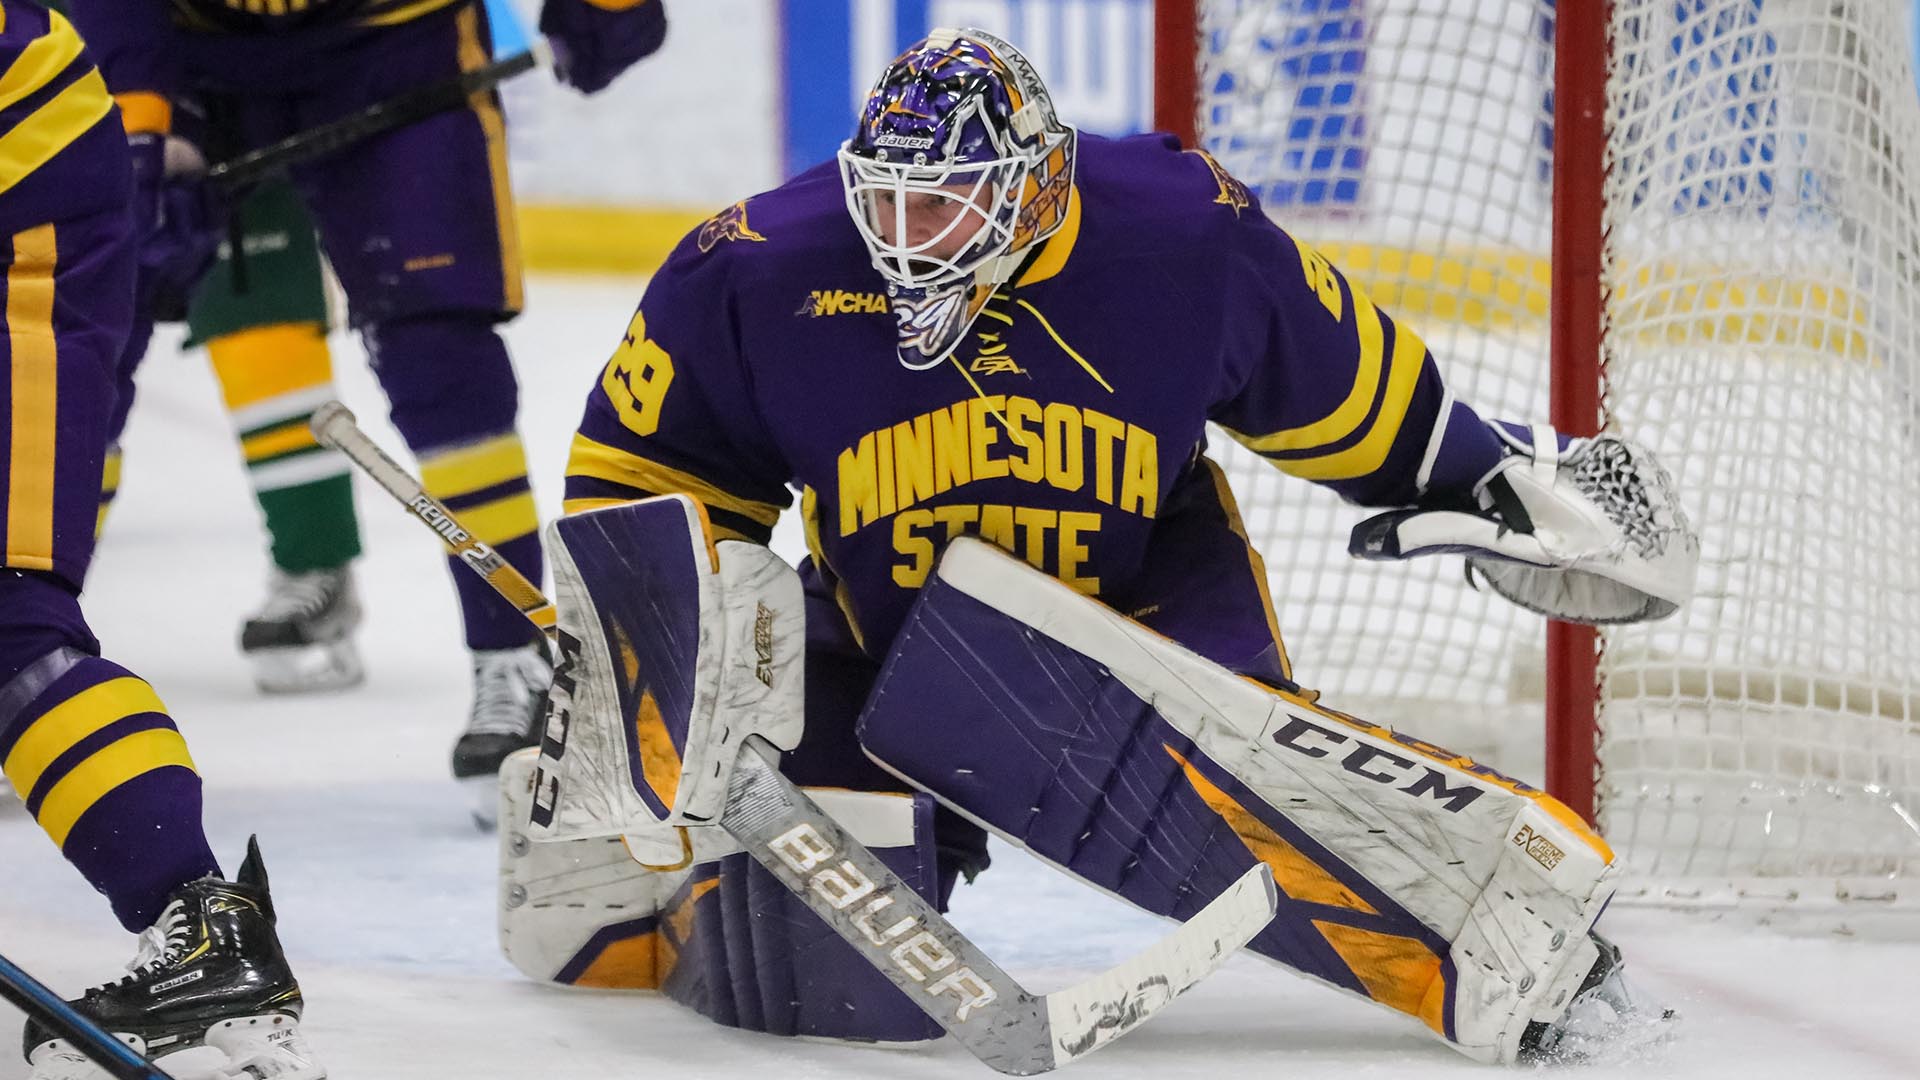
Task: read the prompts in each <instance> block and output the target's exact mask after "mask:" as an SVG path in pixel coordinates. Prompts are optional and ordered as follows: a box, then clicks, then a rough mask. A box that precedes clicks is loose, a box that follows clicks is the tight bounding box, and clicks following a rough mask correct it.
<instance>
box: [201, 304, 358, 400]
mask: <svg viewBox="0 0 1920 1080" xmlns="http://www.w3.org/2000/svg"><path fill="white" fill-rule="evenodd" d="M207 358H208V359H209V360H211V361H212V362H213V373H214V375H215V376H216V377H218V378H219V380H220V396H221V397H222V398H224V399H225V400H226V403H227V409H228V411H232V410H235V409H242V408H245V407H247V406H249V405H256V404H259V403H260V402H262V401H270V400H272V399H274V398H277V397H284V396H286V395H288V394H293V393H298V392H299V391H301V390H307V389H311V388H312V387H315V386H324V385H327V384H329V383H331V382H333V356H332V354H331V353H330V352H328V350H327V335H326V330H325V329H324V328H323V327H321V326H320V324H319V323H310V322H295V323H276V324H274V325H272V326H256V327H253V328H251V329H248V330H239V331H235V332H234V333H231V334H222V335H221V336H219V337H217V338H214V339H213V340H212V341H209V342H207Z"/></svg>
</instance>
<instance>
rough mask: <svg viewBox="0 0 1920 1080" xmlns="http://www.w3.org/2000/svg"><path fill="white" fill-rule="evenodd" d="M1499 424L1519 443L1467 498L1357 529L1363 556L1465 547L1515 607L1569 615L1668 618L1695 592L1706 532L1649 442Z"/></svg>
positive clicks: (1475, 567)
mask: <svg viewBox="0 0 1920 1080" xmlns="http://www.w3.org/2000/svg"><path fill="white" fill-rule="evenodd" d="M1491 427H1492V428H1493V430H1494V433H1495V434H1496V435H1498V436H1499V437H1500V439H1501V441H1502V442H1504V443H1505V444H1506V445H1507V447H1508V450H1509V451H1510V452H1509V454H1508V456H1507V457H1506V458H1504V459H1503V460H1502V461H1501V462H1500V464H1499V466H1497V467H1496V468H1495V469H1494V470H1493V471H1492V472H1490V473H1488V474H1487V475H1486V476H1485V477H1484V478H1482V479H1481V480H1480V482H1479V483H1477V484H1475V485H1474V487H1473V489H1472V492H1471V495H1470V498H1468V499H1464V500H1463V499H1447V500H1443V499H1434V500H1432V501H1431V502H1430V503H1429V504H1427V505H1422V506H1417V507H1413V508H1411V509H1406V510H1394V511H1390V512H1388V513H1385V514H1378V515H1375V516H1374V517H1370V518H1368V519H1367V520H1365V521H1362V522H1361V523H1360V524H1358V525H1356V526H1354V529H1353V535H1352V538H1351V540H1350V541H1349V543H1348V545H1347V550H1348V551H1349V552H1350V553H1351V554H1352V555H1353V556H1354V557H1356V558H1361V559H1380V560H1387V559H1409V558H1413V557H1414V556H1417V555H1436V554H1441V553H1444V552H1458V553H1461V554H1463V555H1465V556H1466V557H1467V566H1468V568H1469V573H1472V572H1476V571H1477V572H1478V573H1479V575H1480V576H1481V577H1482V578H1484V579H1486V582H1487V584H1488V585H1490V586H1492V587H1493V590H1494V591H1495V592H1497V593H1499V594H1500V595H1501V596H1503V597H1506V598H1507V599H1508V600H1510V601H1512V602H1513V603H1515V604H1518V605H1520V606H1521V607H1524V608H1526V609H1528V610H1529V611H1535V612H1538V613H1540V614H1542V615H1546V616H1549V617H1551V618H1556V619H1565V620H1567V621H1569V622H1579V623H1590V624H1595V625H1605V624H1610V623H1629V622H1641V621H1645V620H1649V619H1663V618H1665V617H1667V616H1668V615H1671V614H1673V613H1674V612H1675V611H1676V610H1678V609H1679V607H1680V605H1681V604H1683V603H1685V602H1686V600H1687V598H1688V597H1689V596H1691V595H1692V593H1693V578H1694V571H1695V568H1696V567H1697V566H1698V564H1699V561H1700V541H1699V538H1698V537H1696V536H1695V535H1694V533H1693V531H1692V529H1691V528H1689V527H1688V524H1687V517H1686V514H1685V513H1684V512H1683V511H1682V510H1681V509H1680V500H1679V497H1678V496H1677V495H1676V494H1675V493H1674V490H1673V480H1672V478H1671V477H1669V476H1668V475H1667V471H1666V469H1664V468H1662V467H1661V465H1660V463H1659V462H1658V461H1656V460H1654V457H1653V454H1652V453H1651V452H1649V451H1648V450H1647V449H1646V448H1645V447H1642V446H1639V445H1637V444H1635V443H1632V442H1629V441H1627V440H1625V439H1622V438H1619V437H1618V436H1614V435H1600V436H1596V437H1594V438H1591V439H1569V440H1567V441H1566V445H1565V446H1562V445H1561V440H1560V437H1559V436H1558V435H1557V434H1556V433H1555V432H1554V430H1553V429H1552V428H1549V427H1545V426H1539V427H1534V428H1521V427H1518V426H1517V425H1506V424H1498V423H1496V424H1493V425H1491Z"/></svg>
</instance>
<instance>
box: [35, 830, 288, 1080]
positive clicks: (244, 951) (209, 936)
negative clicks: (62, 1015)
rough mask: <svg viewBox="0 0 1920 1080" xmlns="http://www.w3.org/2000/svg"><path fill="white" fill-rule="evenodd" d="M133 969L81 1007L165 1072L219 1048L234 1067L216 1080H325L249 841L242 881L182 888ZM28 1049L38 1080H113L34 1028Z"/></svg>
mask: <svg viewBox="0 0 1920 1080" xmlns="http://www.w3.org/2000/svg"><path fill="white" fill-rule="evenodd" d="M128 967H129V969H130V970H131V971H132V972H133V974H131V975H128V976H127V977H125V978H123V979H121V980H120V981H118V982H113V983H108V984H106V985H105V986H99V987H95V988H94V989H91V990H88V991H87V992H86V993H85V994H83V995H82V996H81V997H80V999H79V1000H77V1001H75V1002H73V1003H72V1004H73V1006H74V1008H76V1009H78V1010H79V1011H80V1012H82V1013H85V1014H86V1015H87V1016H89V1017H92V1018H93V1019H94V1020H95V1021H96V1022H97V1023H99V1025H100V1026H101V1027H103V1028H106V1029H107V1030H108V1031H111V1032H113V1034H114V1036H115V1037H116V1038H119V1039H120V1040H121V1041H122V1042H125V1043H127V1044H128V1045H130V1046H132V1047H133V1048H134V1049H135V1050H138V1051H139V1052H141V1053H142V1054H145V1055H146V1056H147V1057H148V1058H149V1059H150V1060H153V1061H155V1062H157V1063H159V1064H161V1065H162V1067H166V1059H167V1058H169V1057H172V1056H173V1055H176V1054H185V1053H186V1052H187V1051H193V1050H199V1049H201V1048H211V1050H216V1051H219V1052H220V1053H222V1054H225V1055H226V1059H227V1060H226V1064H225V1066H224V1069H222V1070H219V1071H214V1072H213V1075H216V1076H223V1077H234V1078H256V1080H324V1078H325V1076H326V1070H325V1069H323V1068H321V1067H320V1065H319V1064H318V1063H316V1062H315V1061H314V1059H313V1054H312V1052H311V1051H310V1050H308V1048H307V1043H306V1038H305V1037H304V1036H303V1035H302V1034H301V1033H300V1012H301V1000H300V985H299V984H298V983H296V982H295V981H294V979H293V972H292V971H291V970H290V969H289V968H288V967H287V960H286V957H285V956H284V955H282V954H281V951H280V940H279V937H278V936H277V935H276V934H275V932H274V914H273V900H272V898H271V897H270V896H269V895H268V893H267V872H266V868H265V867H264V866H263V865H262V863H261V861H260V846H259V844H258V843H257V842H256V841H253V840H249V841H248V842H247V858H246V861H245V862H243V863H241V864H240V873H239V875H238V876H237V877H236V878H235V879H234V880H233V881H230V882H229V881H221V880H220V879H219V878H214V877H206V878H201V879H200V880H199V881H194V882H190V883H188V884H186V885H183V886H181V888H180V890H179V891H178V892H176V893H174V894H173V896H172V897H171V898H170V899H169V900H168V901H167V906H166V907H165V908H164V909H163V910H162V911H161V913H160V918H159V920H158V921H157V922H155V923H154V924H153V926H152V927H150V928H148V929H147V931H146V932H145V933H143V934H141V935H140V951H139V953H138V955H136V956H135V957H134V960H133V963H132V964H130V965H128ZM25 1043H26V1053H27V1060H28V1062H30V1063H31V1064H32V1066H33V1074H32V1076H31V1077H30V1080H96V1078H99V1080H104V1078H107V1077H108V1076H109V1075H110V1074H108V1073H107V1072H105V1071H103V1070H102V1069H100V1067H99V1066H97V1065H94V1064H92V1063H91V1062H90V1061H88V1060H87V1058H86V1057H85V1056H84V1055H82V1054H81V1053H80V1052H79V1051H78V1050H76V1049H75V1048H74V1047H72V1046H71V1045H69V1044H68V1043H67V1042H66V1041H65V1040H64V1039H56V1038H54V1037H53V1035H52V1033H50V1032H48V1031H47V1030H46V1029H44V1028H42V1027H40V1026H39V1025H38V1024H36V1023H34V1022H33V1021H31V1020H29V1021H28V1022H27V1030H26V1038H25ZM197 1056H200V1057H207V1056H211V1055H210V1054H209V1053H208V1052H206V1051H202V1053H201V1054H200V1055H197ZM182 1075H185V1074H184V1073H183V1074H182ZM195 1075H199V1074H197V1073H196V1074H195Z"/></svg>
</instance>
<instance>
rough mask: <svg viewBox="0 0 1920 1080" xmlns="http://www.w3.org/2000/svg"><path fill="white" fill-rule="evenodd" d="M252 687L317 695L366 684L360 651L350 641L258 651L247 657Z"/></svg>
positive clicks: (274, 691) (270, 691)
mask: <svg viewBox="0 0 1920 1080" xmlns="http://www.w3.org/2000/svg"><path fill="white" fill-rule="evenodd" d="M247 661H248V662H249V663H250V664H252V666H253V684H254V685H255V686H257V687H259V688H260V690H261V692H263V693H268V694H314V693H325V692H327V691H331V690H345V689H347V688H349V687H354V686H358V685H360V684H361V683H362V682H364V681H365V680H366V677H367V673H366V669H365V668H363V667H362V666H361V664H360V653H359V650H357V649H355V648H354V647H353V642H351V641H346V640H342V641H333V642H327V643H325V644H320V645H300V646H296V647H293V648H288V649H255V650H254V651H252V652H250V653H248V654H247Z"/></svg>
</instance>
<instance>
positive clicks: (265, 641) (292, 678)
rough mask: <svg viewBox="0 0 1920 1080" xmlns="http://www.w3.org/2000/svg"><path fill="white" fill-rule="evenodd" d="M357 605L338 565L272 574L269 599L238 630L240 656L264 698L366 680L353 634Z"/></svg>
mask: <svg viewBox="0 0 1920 1080" xmlns="http://www.w3.org/2000/svg"><path fill="white" fill-rule="evenodd" d="M359 626H360V600H359V597H358V596H357V595H356V594H355V592H354V588H353V571H352V570H351V569H349V568H348V567H345V566H342V567H338V568H336V569H332V570H310V571H306V572H303V573H298V574H289V573H286V572H284V571H282V570H279V569H275V570H274V571H273V576H272V577H271V578H269V579H268V582H267V599H266V602H265V603H263V604H262V605H261V606H260V610H259V611H258V612H257V613H255V614H254V615H253V616H251V617H250V618H248V619H247V621H246V624H245V625H243V626H242V627H241V628H240V651H241V652H242V653H244V654H245V655H246V657H247V660H248V661H249V662H250V663H251V664H252V665H253V681H254V683H255V684H256V685H257V686H259V687H260V689H262V690H264V691H267V692H268V693H276V694H298V693H307V692H310V691H316V690H339V689H343V688H345V687H349V686H355V685H358V684H359V682H360V680H361V679H363V678H365V671H364V669H362V667H361V666H360V652H359V650H358V649H356V648H354V644H353V632H354V630H356V629H358V628H359Z"/></svg>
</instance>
